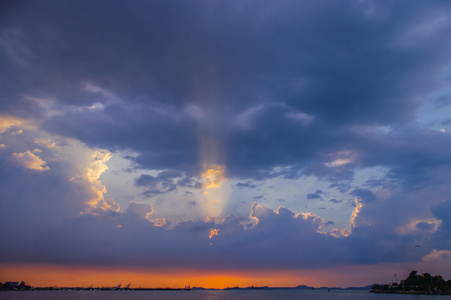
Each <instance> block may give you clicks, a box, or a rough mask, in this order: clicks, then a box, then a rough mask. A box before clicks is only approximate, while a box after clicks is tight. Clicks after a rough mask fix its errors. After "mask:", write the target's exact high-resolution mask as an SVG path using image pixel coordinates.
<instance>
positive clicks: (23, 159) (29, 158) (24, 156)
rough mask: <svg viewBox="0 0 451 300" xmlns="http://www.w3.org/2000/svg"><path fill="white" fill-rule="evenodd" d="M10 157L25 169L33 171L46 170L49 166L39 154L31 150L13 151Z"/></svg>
mask: <svg viewBox="0 0 451 300" xmlns="http://www.w3.org/2000/svg"><path fill="white" fill-rule="evenodd" d="M11 159H12V160H13V161H14V162H15V163H16V164H18V165H20V166H22V167H24V168H25V169H29V170H34V171H48V170H50V167H49V166H47V163H46V162H45V161H44V160H42V159H41V158H40V157H39V156H37V155H35V154H33V152H31V151H25V152H23V153H13V154H12V155H11Z"/></svg>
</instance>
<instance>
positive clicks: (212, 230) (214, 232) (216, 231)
mask: <svg viewBox="0 0 451 300" xmlns="http://www.w3.org/2000/svg"><path fill="white" fill-rule="evenodd" d="M215 235H219V229H215V228H212V229H210V235H209V236H208V238H209V239H210V240H211V239H212V238H213V237H214V236H215Z"/></svg>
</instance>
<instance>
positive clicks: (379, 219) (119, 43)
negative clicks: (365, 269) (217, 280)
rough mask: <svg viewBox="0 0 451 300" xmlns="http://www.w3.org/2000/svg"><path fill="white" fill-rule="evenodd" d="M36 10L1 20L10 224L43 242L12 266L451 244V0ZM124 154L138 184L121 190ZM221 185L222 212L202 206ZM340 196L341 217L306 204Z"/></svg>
mask: <svg viewBox="0 0 451 300" xmlns="http://www.w3.org/2000/svg"><path fill="white" fill-rule="evenodd" d="M32 2H33V3H32ZM23 3H24V4H21V5H20V9H18V8H17V7H16V6H10V7H8V8H7V13H4V14H3V15H4V17H5V18H6V19H5V20H6V21H5V24H11V25H8V26H9V27H8V28H5V27H4V26H3V27H2V28H0V62H1V63H2V66H4V68H2V70H0V75H2V76H1V77H2V78H5V80H4V81H2V82H1V83H0V89H1V90H2V94H1V95H0V109H1V111H2V114H1V115H0V134H1V136H0V138H1V140H0V142H1V143H0V148H1V152H0V159H2V161H1V166H2V168H0V176H1V178H0V179H2V186H0V202H1V203H0V204H1V205H2V211H0V214H2V217H1V218H0V222H1V224H2V227H3V228H15V227H17V228H18V229H20V230H21V233H22V232H23V234H24V236H26V237H28V238H29V239H27V238H23V239H22V240H19V239H14V237H11V236H9V237H10V238H12V242H11V245H10V247H8V248H6V249H1V250H0V251H3V252H2V254H3V255H2V256H0V257H2V259H4V260H10V261H19V260H20V259H21V257H25V258H26V260H29V261H33V260H35V261H36V262H55V263H60V262H71V263H99V264H100V263H104V264H106V263H113V264H114V263H124V264H127V263H130V264H138V262H143V263H144V264H145V265H147V266H153V265H155V264H157V265H158V264H160V265H161V266H163V262H165V263H167V264H168V265H172V266H178V265H184V266H187V267H189V266H196V264H197V265H200V266H201V267H205V268H208V267H209V266H219V265H220V266H223V267H227V266H234V267H243V268H244V267H247V266H253V267H257V266H259V265H264V266H267V267H277V266H279V267H280V266H284V267H287V268H288V267H290V266H291V267H301V266H320V265H322V266H324V265H327V264H347V263H352V264H364V263H378V262H390V261H396V260H411V261H419V260H421V259H422V258H423V257H426V259H432V258H433V257H438V256H440V257H441V256H446V255H445V254H447V252H446V251H448V250H446V249H451V244H450V242H449V234H450V232H451V224H450V220H451V215H450V214H449V213H448V212H449V211H451V210H450V202H449V201H444V199H447V197H448V195H449V194H450V192H451V191H450V187H449V181H450V175H449V174H451V172H450V170H451V158H450V155H449V153H450V151H451V139H450V135H449V134H444V132H443V131H445V133H446V132H448V131H449V129H448V128H447V127H446V126H448V125H450V124H451V121H450V119H449V113H448V111H447V109H449V107H450V106H449V91H447V89H448V85H449V66H451V56H450V53H451V40H450V39H449V38H448V35H449V30H450V28H451V27H450V25H451V24H450V22H449V21H448V18H447V16H448V13H447V12H449V11H451V4H450V3H447V2H439V1H438V2H437V1H433V2H431V1H428V2H425V1H416V0H414V1H413V3H411V2H409V3H408V4H402V3H401V4H399V3H397V4H393V3H391V2H373V3H372V4H371V5H369V4H368V3H367V2H362V1H346V2H344V1H342V2H331V1H303V2H298V3H295V2H289V1H288V2H286V1H282V2H281V3H277V4H275V3H274V2H272V1H262V2H260V3H259V4H258V5H254V4H253V3H251V2H249V3H246V4H243V3H242V2H241V1H234V0H232V1H219V2H218V1H215V2H208V3H202V5H199V3H197V2H192V1H181V2H180V3H178V5H177V6H173V5H168V4H167V3H165V2H162V1H152V2H143V3H139V4H137V5H134V6H130V5H126V4H124V3H114V4H112V3H110V2H109V1H103V0H100V3H97V2H96V3H95V4H93V3H92V2H90V1H81V2H80V3H78V4H77V5H67V3H66V2H60V1H50V2H41V3H39V4H36V3H34V1H28V0H25V2H23ZM31 3H32V5H31ZM28 4H30V5H28ZM370 6H371V8H369V7H370ZM337 11H340V12H343V13H342V14H337V13H336V12H337ZM122 12H127V13H122ZM43 16H45V18H44V17H43ZM111 16H114V22H112V21H111V20H112V19H111ZM36 19H39V20H41V22H39V24H37V23H36V22H35V21H34V20H36ZM81 19H82V20H83V23H80V22H78V20H81ZM167 20H177V22H168V21H167ZM231 20H233V22H232V23H233V26H231V24H232V23H231ZM206 25H208V26H206ZM49 28H52V31H51V32H49V31H48V29H49ZM86 28H89V30H86ZM107 31H108V32H112V33H114V34H112V35H105V34H104V33H105V32H107ZM344 33H345V35H346V38H343V34H344ZM156 41H157V42H156ZM105 49H108V51H105ZM177 49H178V50H177ZM424 120H427V121H424ZM30 124H32V125H30ZM437 126H439V127H437ZM36 128H38V129H36ZM440 129H443V131H442V132H440ZM21 130H22V131H21ZM38 131H39V132H38ZM19 132H21V134H18V133H19ZM44 132H45V134H44ZM9 133H11V134H9ZM14 133H15V135H13V134H14ZM73 141H76V143H79V144H80V145H82V146H80V145H78V146H74V147H73V148H71V149H72V151H73V152H74V153H71V152H70V151H68V150H69V149H68V148H70V147H69V146H67V145H69V144H71V143H74V142H73ZM65 143H66V146H65ZM2 145H3V146H2ZM71 145H72V144H71ZM36 147H38V148H39V149H42V150H40V151H42V152H40V151H38V150H37V149H35V148H36ZM65 147H66V148H65ZM71 147H72V146H71ZM26 149H35V150H29V151H25V150H26ZM62 149H64V150H62ZM80 149H81V150H80ZM98 149H104V150H98ZM48 152H51V153H53V154H54V156H50V155H48ZM75 152H76V153H75ZM78 152H80V153H78ZM120 153H132V154H130V155H125V154H124V155H122V157H123V159H124V160H125V161H127V163H128V165H127V166H125V167H124V168H123V169H121V168H119V167H118V168H116V169H115V170H116V171H117V172H118V173H121V172H123V173H125V172H124V170H125V169H127V170H128V171H127V172H129V173H128V174H131V175H129V177H127V178H128V179H127V180H128V181H126V180H124V185H125V184H126V183H127V184H129V187H130V190H134V189H136V190H138V192H136V194H133V195H131V196H130V195H128V197H125V198H124V199H121V200H114V199H117V198H116V197H110V196H106V188H107V186H106V183H105V182H103V181H102V176H105V175H106V173H107V170H108V164H110V163H111V164H115V163H117V162H115V161H114V159H113V158H116V157H118V156H120V155H121V154H120ZM93 154H94V155H93ZM38 155H39V156H38ZM43 158H44V159H45V160H44V159H43ZM46 161H49V162H51V167H52V168H51V171H49V172H43V171H48V170H50V167H49V166H48V165H47V163H46ZM11 162H13V164H11ZM14 164H16V165H19V166H21V167H23V168H26V169H27V170H35V171H40V172H22V171H21V170H17V168H11V165H13V166H14ZM376 169H378V170H379V171H378V172H376V171H375V170H376ZM19 171H20V172H19ZM124 178H126V176H125V175H124ZM299 182H302V183H303V184H301V186H302V187H298V186H295V185H296V184H297V183H299ZM24 183H26V184H27V190H24V189H23V185H24ZM317 186H318V187H317ZM182 187H183V189H182V191H181V188H182ZM202 189H210V190H209V191H208V196H209V197H210V196H211V197H210V198H208V197H207V196H206V195H204V194H202V193H201V192H202V191H204V192H205V190H202ZM185 190H186V191H185ZM315 190H316V191H315ZM256 191H258V192H256ZM313 191H315V192H313ZM215 193H216V194H215ZM251 193H253V194H251ZM180 194H182V196H180ZM287 194H290V195H294V196H290V197H291V198H290V197H288V196H287ZM12 195H15V196H14V197H13V196H12ZM217 195H221V197H222V198H221V201H223V202H224V203H225V202H227V201H228V203H226V204H224V210H223V211H221V215H220V216H219V215H218V216H216V217H218V218H217V219H215V221H213V220H212V219H209V220H206V219H203V218H204V217H206V216H205V215H202V216H200V213H198V214H196V215H195V214H194V213H193V211H195V210H196V211H197V210H200V209H199V208H203V207H205V206H208V205H214V204H212V203H216V202H215V201H218V199H219V196H218V197H216V198H215V196H217ZM326 195H327V196H328V197H329V196H330V198H331V200H329V201H328V202H326V201H325V202H323V203H324V207H328V205H330V206H333V209H328V210H327V211H326V210H321V213H325V214H328V213H330V214H333V213H336V217H337V220H336V219H335V218H330V217H329V216H327V219H333V220H334V223H331V222H330V221H329V222H326V223H324V221H323V219H322V218H321V217H320V216H318V215H314V214H311V213H300V212H299V213H295V212H294V211H293V210H292V209H291V208H292V207H304V206H305V203H306V201H307V200H308V199H312V200H315V199H324V200H326V199H325V197H326ZM179 197H183V198H182V199H183V200H184V201H185V202H184V203H185V206H184V209H183V211H181V212H179V213H178V215H177V217H178V218H179V220H173V221H174V223H172V224H171V226H169V225H168V224H169V223H170V221H171V220H166V219H165V217H166V216H165V214H167V213H172V212H174V211H175V210H176V209H175V208H174V207H178V206H176V203H177V205H178V204H179V203H180V202H181V201H180V199H179ZM294 197H297V198H296V199H293V198H294ZM281 198H283V199H285V201H284V202H283V203H284V205H286V206H287V207H285V208H279V209H274V207H276V206H277V205H279V203H278V201H279V202H281V201H280V200H278V199H281ZM349 198H352V199H351V201H352V203H353V204H354V206H353V207H350V206H349V205H334V204H339V203H347V202H346V201H348V199H349ZM32 199H37V200H36V201H34V202H33V201H32ZM55 199H58V200H55ZM250 199H255V200H259V201H261V203H263V204H264V205H263V204H262V205H260V204H256V203H255V204H254V205H253V206H252V208H251V210H250V211H245V210H244V209H242V208H243V203H248V202H247V201H249V200H250ZM337 199H343V200H337ZM167 200H169V201H167ZM16 201H17V202H18V203H19V204H21V205H20V207H22V208H23V209H22V210H23V215H21V214H19V213H18V212H16V211H15V210H14V207H16V206H17V205H16ZM116 201H118V203H119V201H122V202H120V203H121V205H122V203H127V204H128V203H130V204H128V209H127V210H125V212H124V211H121V210H120V207H119V204H118V203H116ZM146 201H152V205H151V204H150V203H149V204H145V203H142V202H146ZM166 203H167V204H166ZM310 203H311V202H310ZM348 203H349V202H348ZM13 204H14V205H13ZM326 204H327V205H326ZM221 205H222V204H221ZM122 206H123V205H122ZM124 207H127V206H126V205H125V206H124ZM185 208H186V211H185ZM328 208H329V207H328ZM227 209H228V210H227ZM154 210H155V211H154ZM35 211H36V212H35ZM205 211H207V212H208V209H205ZM50 212H51V213H50ZM80 212H84V213H83V214H82V215H81V216H80V215H79V214H80ZM231 212H233V213H236V215H235V214H230V213H231ZM150 214H152V215H150ZM9 215H11V216H14V217H16V218H17V220H20V221H21V222H22V223H24V224H28V225H29V226H25V225H23V224H22V225H21V222H19V221H16V220H15V219H13V218H12V217H11V216H9ZM41 215H42V216H43V217H41ZM150 216H152V218H153V220H149V218H147V217H150ZM194 216H195V217H194ZM174 219H176V218H174ZM221 219H223V220H222V221H221ZM338 219H340V220H338ZM27 220H29V221H27ZM39 221H42V222H43V223H45V225H46V226H47V227H45V229H44V226H43V225H40V222H39ZM177 221H180V222H178V223H177ZM27 222H29V223H27ZM332 225H336V226H337V227H339V228H332V227H333V226H332ZM325 226H328V227H327V228H324V227H325ZM48 228H50V229H51V230H50V231H48ZM212 230H213V231H212ZM327 230H328V231H327ZM212 232H213V235H212ZM144 236H145V237H149V238H148V239H142V238H140V237H144ZM210 236H211V239H210V238H209V237H210ZM37 238H41V239H42V240H43V241H50V240H51V241H52V243H41V242H39V243H38V242H36V239H37ZM417 242H421V243H422V245H425V246H422V247H421V248H420V249H415V251H410V250H412V249H411V246H412V244H415V243H417ZM210 243H211V244H212V245H211V246H210ZM49 245H52V246H53V245H55V247H54V249H52V248H51V247H50V246H49ZM74 245H75V246H74ZM105 245H109V247H107V246H105ZM17 249H19V250H20V251H16V250H17ZM30 249H31V250H30ZM55 249H63V250H65V251H61V252H58V253H56V252H55ZM180 249H183V251H184V255H180ZM329 249H334V252H333V253H331V252H330V251H329ZM433 249H441V250H436V252H433ZM21 251H22V252H21ZM440 251H445V252H440ZM15 252H17V253H15ZM31 252H33V253H31ZM127 253H129V255H124V254H127ZM400 253H404V254H405V257H402V255H401V254H400ZM428 255H429V256H428ZM218 258H219V259H218ZM186 261H188V262H186Z"/></svg>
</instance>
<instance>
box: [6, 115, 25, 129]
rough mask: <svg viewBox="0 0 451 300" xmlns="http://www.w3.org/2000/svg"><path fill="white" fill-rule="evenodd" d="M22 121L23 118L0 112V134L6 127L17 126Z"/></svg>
mask: <svg viewBox="0 0 451 300" xmlns="http://www.w3.org/2000/svg"><path fill="white" fill-rule="evenodd" d="M23 123H24V120H22V119H20V118H16V117H12V116H8V115H4V114H0V134H2V133H3V132H5V131H6V130H7V129H8V128H10V127H14V126H19V125H22V124H23Z"/></svg>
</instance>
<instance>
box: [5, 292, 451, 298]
mask: <svg viewBox="0 0 451 300" xmlns="http://www.w3.org/2000/svg"><path fill="white" fill-rule="evenodd" d="M0 299H2V300H3V299H4V300H16V299H21V300H94V299H95V300H97V299H100V300H122V299H124V300H144V299H146V300H154V299H158V300H160V299H161V300H175V299H181V300H197V299H206V300H244V299H246V300H248V299H263V300H276V299H277V300H279V299H280V300H282V299H287V300H289V299H302V300H310V299H315V300H316V299H318V300H326V299H337V300H391V299H394V300H451V296H429V295H389V294H372V293H369V292H368V291H330V292H327V291H296V290H291V291H281V290H271V291H261V290H258V291H256V290H253V291H246V290H244V291H199V290H196V291H27V292H0Z"/></svg>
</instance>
